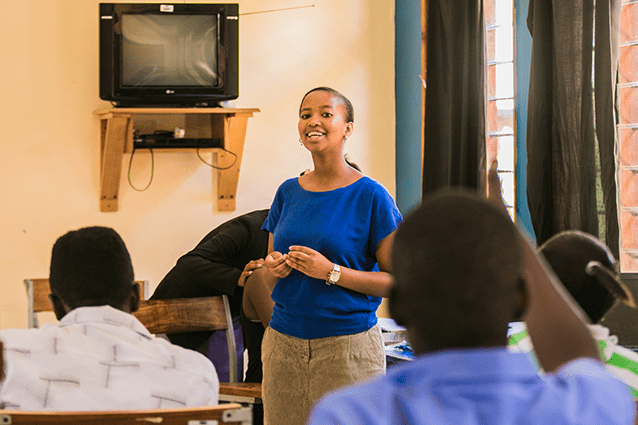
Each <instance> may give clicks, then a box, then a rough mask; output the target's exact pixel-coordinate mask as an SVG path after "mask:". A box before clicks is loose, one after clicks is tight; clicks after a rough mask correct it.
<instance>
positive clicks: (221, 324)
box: [134, 295, 237, 382]
mask: <svg viewBox="0 0 638 425" xmlns="http://www.w3.org/2000/svg"><path fill="white" fill-rule="evenodd" d="M134 316H135V317H137V319H138V320H139V321H140V322H142V324H143V325H144V326H145V327H146V329H148V331H149V332H150V333H153V334H172V333H182V332H200V331H219V330H225V331H226V340H227V342H228V359H229V361H228V366H229V370H230V382H237V347H236V345H235V329H234V326H233V319H232V316H231V314H230V304H229V302H228V297H227V296H226V295H220V296H216V297H200V298H174V299H165V300H148V301H142V302H141V303H140V308H139V309H138V310H137V311H136V312H135V313H134Z"/></svg>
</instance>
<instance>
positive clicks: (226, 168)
mask: <svg viewBox="0 0 638 425" xmlns="http://www.w3.org/2000/svg"><path fill="white" fill-rule="evenodd" d="M200 149H201V148H197V157H198V158H199V159H200V160H201V161H202V162H203V163H204V164H206V165H208V166H209V167H211V168H214V169H216V170H228V169H230V168H232V167H233V166H234V165H235V163H236V162H237V155H236V154H235V153H233V152H231V151H229V150H226V149H224V148H214V149H221V150H223V151H224V152H228V153H229V154H231V155H232V156H234V157H235V158H234V160H233V163H232V164H230V165H229V166H228V167H218V166H216V165H213V164H209V163H208V162H206V161H205V160H204V158H202V155H201V154H200V153H199V150H200Z"/></svg>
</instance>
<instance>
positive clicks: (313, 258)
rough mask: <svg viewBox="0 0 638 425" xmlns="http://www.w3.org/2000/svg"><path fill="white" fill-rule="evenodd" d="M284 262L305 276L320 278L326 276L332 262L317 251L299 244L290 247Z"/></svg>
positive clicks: (325, 277) (322, 278) (323, 278)
mask: <svg viewBox="0 0 638 425" xmlns="http://www.w3.org/2000/svg"><path fill="white" fill-rule="evenodd" d="M286 264H288V265H289V266H290V267H292V268H293V269H295V270H299V271H300V272H301V273H303V274H305V275H307V276H310V277H314V278H315V279H321V280H326V279H327V278H328V273H330V270H332V267H333V263H332V262H331V261H330V260H328V259H327V258H326V257H324V256H323V255H322V254H321V253H319V252H318V251H315V250H314V249H312V248H308V247H306V246H299V245H293V246H291V247H290V251H289V252H288V259H287V260H286Z"/></svg>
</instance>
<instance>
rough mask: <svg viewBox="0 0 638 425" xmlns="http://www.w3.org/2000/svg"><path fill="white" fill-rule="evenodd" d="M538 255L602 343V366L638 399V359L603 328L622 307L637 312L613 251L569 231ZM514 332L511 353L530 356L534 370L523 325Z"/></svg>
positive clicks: (514, 326) (513, 326) (515, 326)
mask: <svg viewBox="0 0 638 425" xmlns="http://www.w3.org/2000/svg"><path fill="white" fill-rule="evenodd" d="M538 252H539V253H540V254H541V255H542V256H543V258H544V259H545V260H546V261H547V263H548V264H549V266H550V267H551V268H552V271H553V272H554V273H555V274H556V277H558V279H559V280H560V281H561V283H562V284H563V285H564V286H565V288H566V289H567V290H568V291H569V293H570V294H571V296H572V297H574V300H575V301H576V302H577V303H578V305H579V306H580V307H581V308H582V309H583V311H584V312H585V314H586V315H587V317H588V318H589V320H591V323H594V324H593V325H589V330H590V331H591V334H592V337H593V338H594V339H595V340H596V342H597V343H598V347H599V348H600V357H601V360H602V361H603V363H605V365H606V366H607V368H608V369H609V370H610V371H611V372H612V373H613V374H614V375H616V376H617V377H618V379H620V380H622V381H623V382H625V384H627V385H628V386H629V387H630V388H631V391H632V393H633V395H634V398H635V399H638V353H636V352H634V351H633V350H630V349H629V348H625V347H623V346H622V345H619V341H618V338H617V337H616V336H615V335H610V332H609V329H608V328H607V327H605V326H603V325H602V324H600V323H601V320H602V319H603V317H604V316H605V315H606V314H607V313H608V312H609V311H610V310H611V309H612V307H614V306H615V305H616V304H617V303H618V302H619V301H621V302H623V303H625V304H626V305H628V306H630V307H633V308H635V307H636V303H635V301H634V299H633V296H632V294H631V292H630V291H629V288H627V286H625V284H624V283H623V282H622V281H621V280H620V273H619V271H618V270H619V265H618V262H617V261H616V259H615V258H614V255H613V254H612V252H611V250H610V249H609V247H607V245H605V244H604V243H602V242H601V241H600V240H598V239H597V238H595V237H594V236H592V235H590V234H588V233H585V232H581V231H578V230H568V231H564V232H560V233H558V234H556V235H554V236H552V237H551V238H549V239H548V240H547V241H546V242H545V243H543V245H541V247H540V248H539V249H538ZM511 331H513V332H512V333H511V334H510V336H509V344H510V346H509V348H510V349H512V351H521V352H524V353H528V355H529V356H530V358H531V359H532V361H534V363H535V364H536V363H537V362H536V358H535V356H534V350H533V346H532V342H531V340H530V338H529V335H528V332H527V329H526V328H525V324H524V323H521V322H519V323H513V324H511ZM621 342H622V341H621Z"/></svg>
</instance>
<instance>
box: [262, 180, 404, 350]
mask: <svg viewBox="0 0 638 425" xmlns="http://www.w3.org/2000/svg"><path fill="white" fill-rule="evenodd" d="M401 221H402V217H401V213H400V212H399V210H398V208H397V206H396V204H395V202H394V200H393V199H392V197H391V196H390V194H389V193H388V191H387V190H386V189H385V188H384V187H383V186H382V185H381V184H379V183H378V182H376V181H374V180H372V179H370V178H368V177H362V178H360V179H359V180H357V181H356V182H354V183H352V184H350V185H348V186H346V187H343V188H339V189H335V190H331V191H326V192H310V191H307V190H304V189H303V188H302V187H301V186H300V185H299V182H298V179H297V178H294V179H289V180H287V181H285V182H284V183H283V184H282V185H281V186H280V187H279V189H278V190H277V194H276V195H275V199H274V201H273V204H272V207H271V208H270V213H269V215H268V218H267V219H266V222H265V223H264V227H263V228H264V229H265V230H267V231H269V232H270V233H272V234H273V247H274V250H275V251H279V252H281V253H282V254H286V253H287V252H288V250H289V247H290V246H291V245H302V246H306V247H309V248H312V249H314V250H316V251H318V252H320V253H321V254H323V255H324V256H325V257H326V258H327V259H328V260H330V261H332V262H333V263H336V264H339V265H341V266H343V267H347V268H350V269H355V270H362V271H373V270H375V269H376V267H378V266H377V259H376V249H377V244H378V243H379V242H380V241H381V240H382V239H383V238H385V237H386V236H388V235H389V234H390V233H392V232H393V231H394V230H396V228H397V227H398V225H399V223H400V222H401ZM327 278H328V276H327V275H326V278H325V279H315V278H311V277H309V276H306V275H305V274H303V273H301V272H299V271H297V270H293V271H292V272H291V273H290V274H289V275H288V276H287V277H285V278H282V279H279V281H278V282H277V285H276V286H275V288H274V290H273V292H272V299H273V301H274V302H275V306H274V309H273V313H272V316H271V321H270V326H271V327H272V328H273V329H275V330H276V331H278V332H281V333H283V334H286V335H290V336H294V337H296V338H303V339H314V338H324V337H327V336H335V335H348V334H355V333H359V332H364V331H367V330H368V329H370V328H371V327H372V326H374V325H375V324H376V322H377V316H376V310H377V307H378V306H379V304H380V303H381V299H380V298H378V297H373V296H369V295H364V294H361V293H359V292H355V291H351V290H349V289H346V288H342V287H340V286H338V285H330V286H328V285H326V283H325V281H326V279H327Z"/></svg>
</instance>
